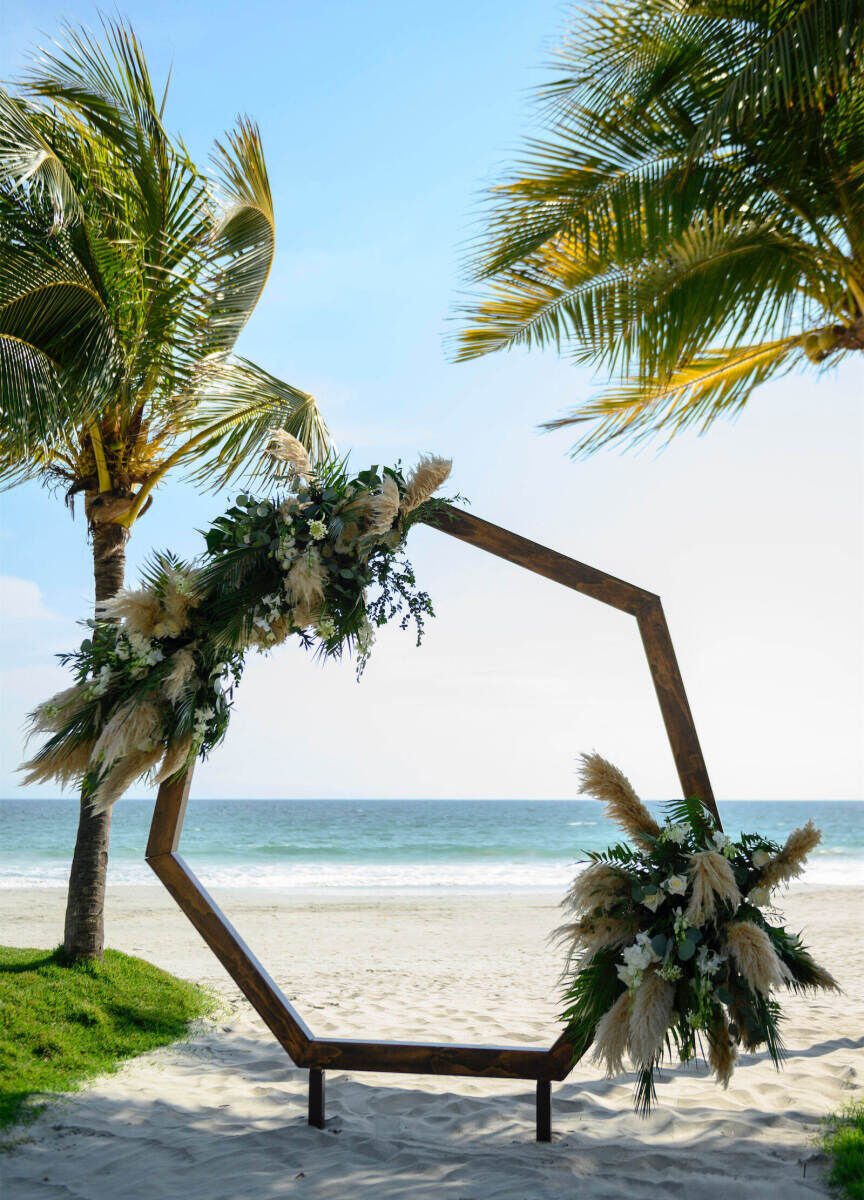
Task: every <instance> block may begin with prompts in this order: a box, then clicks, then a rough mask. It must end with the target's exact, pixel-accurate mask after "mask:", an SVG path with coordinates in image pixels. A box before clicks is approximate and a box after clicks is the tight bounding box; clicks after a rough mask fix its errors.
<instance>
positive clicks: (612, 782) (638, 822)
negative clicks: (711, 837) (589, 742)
mask: <svg viewBox="0 0 864 1200" xmlns="http://www.w3.org/2000/svg"><path fill="white" fill-rule="evenodd" d="M579 775H580V786H579V791H580V792H582V793H585V794H587V795H589V796H593V797H594V799H595V800H601V801H602V802H603V804H604V805H605V807H606V813H607V815H608V816H609V817H611V818H612V820H613V821H616V822H617V823H618V824H619V825H620V826H621V828H622V829H624V830H625V831H626V832H627V833H629V834H630V836H631V837H632V838H633V839H634V840H635V841H637V842H639V844H640V845H642V846H644V847H645V848H646V849H649V850H650V849H651V840H650V839H651V838H656V837H659V835H660V826H659V825H658V824H657V822H656V821H655V820H654V818H653V817H652V816H651V814H650V812H649V811H648V809H647V808H646V807H645V805H644V804H643V803H642V801H641V800H640V799H639V797H638V796H637V795H636V793H635V791H634V790H633V786H632V784H631V783H630V780H629V779H628V778H627V776H626V775H624V773H623V772H622V771H619V770H618V768H617V767H614V766H613V765H612V763H610V762H607V761H606V759H605V758H602V757H601V756H600V755H599V754H583V755H582V758H581V763H580V768H579Z"/></svg>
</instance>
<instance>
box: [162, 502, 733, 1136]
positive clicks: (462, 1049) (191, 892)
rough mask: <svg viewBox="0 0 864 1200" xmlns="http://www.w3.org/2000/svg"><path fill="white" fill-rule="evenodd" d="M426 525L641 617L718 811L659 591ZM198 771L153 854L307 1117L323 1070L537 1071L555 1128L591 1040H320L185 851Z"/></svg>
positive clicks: (169, 801)
mask: <svg viewBox="0 0 864 1200" xmlns="http://www.w3.org/2000/svg"><path fill="white" fill-rule="evenodd" d="M426 523H427V524H428V525H430V526H432V527H434V528H436V529H438V530H440V531H441V532H443V533H447V534H449V535H450V536H451V537H455V538H458V539H459V540H461V541H464V542H467V543H468V544H469V545H472V546H476V547H477V548H478V549H480V550H485V551H487V553H489V554H494V555H496V556H497V557H498V558H503V559H506V560H507V561H508V562H511V563H514V564H515V565H516V566H519V567H522V568H524V569H525V570H528V571H532V572H534V573H535V574H537V575H542V576H544V577H545V578H547V579H551V580H553V581H554V582H556V583H560V584H563V585H564V586H565V587H569V588H572V589H573V590H574V591H577V592H581V593H582V594H583V595H585V596H589V597H591V598H592V599H594V600H598V601H600V603H602V604H608V605H610V606H611V607H613V608H617V609H619V610H620V611H622V612H626V613H629V614H630V615H631V616H633V617H635V619H636V621H637V624H638V627H639V633H640V635H641V638H642V646H643V648H644V651H645V656H646V659H647V662H648V667H649V670H650V672H651V678H652V680H653V682H654V688H655V691H656V693H657V701H658V704H659V706H660V711H661V714H662V716H663V722H664V725H665V727H666V734H667V737H668V739H669V745H670V747H671V749H672V755H673V757H674V759H675V765H676V767H677V770H678V776H679V779H680V781H681V787H682V788H683V790H684V794H685V795H686V796H695V797H698V798H699V799H700V800H701V801H702V802H703V804H705V805H706V807H707V808H709V809H710V811H711V812H712V813H713V815H714V816H715V817H716V818H717V819H718V823H719V817H718V815H717V806H716V803H715V801H714V795H713V792H712V790H711V781H710V779H709V778H708V772H707V769H706V767H705V762H704V759H703V757H702V750H701V747H700V745H699V739H698V737H697V734H696V727H695V724H694V721H693V714H692V713H691V711H690V705H689V703H688V701H687V695H686V692H685V690H684V682H683V680H682V678H681V672H680V670H679V667H678V662H677V659H676V657H675V650H674V647H673V645H672V639H671V637H670V635H669V629H668V627H667V624H666V618H665V616H664V614H663V607H662V605H661V603H660V598H659V597H658V596H656V595H654V593H653V592H649V591H646V590H645V589H644V588H639V587H636V586H635V585H634V584H632V583H627V582H625V581H624V580H623V579H617V578H616V577H615V576H614V575H608V574H606V572H604V571H599V570H597V568H595V567H589V566H586V564H585V563H580V562H577V561H576V560H575V559H572V558H568V557H566V555H563V554H559V553H558V552H557V551H555V550H550V549H548V547H546V546H540V545H538V544H537V543H536V542H531V541H529V540H528V539H527V538H523V537H520V536H519V535H518V534H515V533H511V532H510V531H509V530H506V529H502V528H500V527H499V526H497V525H492V524H490V523H489V522H488V521H482V520H480V518H479V517H475V516H472V515H471V514H470V513H466V512H463V511H462V510H461V509H457V508H453V507H452V506H451V505H447V506H444V507H439V508H438V509H437V510H436V511H435V513H434V514H433V515H432V516H430V517H428V518H426ZM191 783H192V771H191V770H189V771H188V772H187V773H186V774H185V775H184V776H182V777H180V778H178V779H173V780H169V781H168V782H167V783H163V784H162V785H161V787H160V788H159V793H158V796H157V798H156V807H155V809H154V812H153V822H152V825H151V828H150V837H149V840H148V842H147V852H146V857H147V862H148V863H149V864H150V866H151V867H152V869H153V870H154V871H155V872H156V874H157V875H158V877H159V879H160V880H161V881H162V883H163V884H164V885H165V887H166V888H167V889H168V891H169V892H170V893H171V895H172V896H173V897H174V899H175V900H176V902H177V904H178V905H179V906H180V908H181V909H182V911H183V912H184V913H185V915H186V916H187V917H188V919H189V920H190V921H191V922H192V924H193V925H194V927H195V928H196V929H197V930H198V932H199V934H200V935H201V937H202V938H203V939H204V941H205V942H206V943H207V945H208V946H209V947H210V949H211V950H212V951H213V953H214V954H215V955H216V957H217V958H218V959H219V961H220V962H221V963H222V965H223V966H224V967H225V969H226V970H227V971H228V973H229V975H230V976H231V978H232V979H233V980H234V981H235V983H236V984H237V986H238V987H239V988H240V990H241V991H242V992H243V994H244V996H246V998H247V999H248V1000H249V1002H250V1003H251V1005H252V1006H253V1008H254V1009H255V1011H256V1012H257V1013H258V1014H259V1015H260V1016H261V1018H262V1019H263V1021H264V1022H265V1024H266V1025H267V1027H268V1028H269V1029H270V1030H271V1032H272V1033H273V1034H274V1036H275V1037H276V1038H277V1040H278V1041H279V1042H280V1044H281V1045H282V1046H283V1047H284V1048H285V1050H286V1051H287V1052H288V1054H289V1055H290V1056H291V1058H292V1059H293V1060H294V1062H295V1063H296V1064H297V1065H298V1066H300V1067H304V1068H308V1070H309V1123H310V1124H311V1125H317V1126H318V1127H319V1128H323V1126H324V1071H325V1069H326V1070H342V1071H380V1072H387V1073H390V1072H392V1073H410V1074H422V1075H463V1076H464V1075H470V1076H478V1077H488V1078H493V1077H494V1078H504V1079H531V1080H535V1081H536V1083H537V1097H536V1102H537V1140H538V1141H549V1140H550V1139H551V1136H552V1115H551V1114H552V1108H551V1104H552V1100H551V1081H552V1080H561V1079H565V1078H566V1077H567V1075H568V1074H569V1073H570V1071H571V1070H572V1069H573V1066H574V1064H575V1062H576V1061H577V1060H578V1059H579V1058H581V1057H582V1055H583V1054H584V1053H585V1052H586V1051H587V1049H588V1043H586V1044H585V1045H583V1046H579V1047H574V1046H573V1045H572V1043H571V1042H569V1041H568V1039H567V1036H566V1034H562V1035H561V1036H560V1037H559V1038H558V1039H557V1041H556V1042H555V1043H554V1045H553V1046H551V1047H550V1048H549V1049H543V1048H541V1047H521V1046H472V1045H462V1044H458V1043H446V1042H443V1043H442V1042H373V1041H363V1040H359V1039H346V1038H318V1037H315V1035H314V1034H313V1033H312V1031H311V1030H310V1029H309V1027H308V1026H307V1025H306V1023H305V1022H304V1021H303V1019H302V1017H301V1016H300V1014H299V1013H298V1012H297V1010H296V1009H295V1008H294V1007H293V1006H292V1005H291V1004H290V1003H289V1002H288V1000H287V999H286V998H285V996H284V995H283V994H282V992H281V991H280V989H279V988H278V987H277V985H276V984H275V982H274V981H273V980H272V979H271V977H270V976H269V975H268V974H267V971H266V970H265V969H264V967H263V966H262V965H261V963H260V962H259V961H258V959H257V958H256V957H255V955H254V954H253V953H252V951H251V950H250V949H249V947H248V946H247V945H246V943H245V942H244V941H243V939H242V938H241V937H240V934H239V933H238V932H237V931H236V930H235V929H234V927H233V926H232V925H231V923H230V921H228V919H227V918H226V916H225V914H224V913H223V912H222V911H221V909H220V908H219V907H218V905H216V903H215V902H214V901H213V900H212V898H211V897H210V896H209V895H208V893H207V891H206V889H205V888H204V887H203V886H202V885H201V883H200V882H199V881H198V879H197V878H196V877H195V875H194V873H193V872H192V870H191V869H190V868H189V867H188V866H187V864H186V863H185V862H184V860H183V859H182V858H181V856H180V854H179V846H180V835H181V833H182V829H183V818H184V815H185V812H186V804H187V801H188V799H189V789H190V787H191Z"/></svg>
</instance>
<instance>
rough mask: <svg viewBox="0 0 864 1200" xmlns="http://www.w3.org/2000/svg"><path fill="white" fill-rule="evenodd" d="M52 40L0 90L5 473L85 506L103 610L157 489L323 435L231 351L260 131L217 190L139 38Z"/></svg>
mask: <svg viewBox="0 0 864 1200" xmlns="http://www.w3.org/2000/svg"><path fill="white" fill-rule="evenodd" d="M65 32H66V39H65V46H63V47H59V46H57V47H53V48H52V49H51V50H50V51H48V52H43V53H42V54H41V55H40V57H39V58H38V60H36V61H35V63H34V66H33V67H32V69H31V73H30V74H29V75H28V76H27V77H26V78H25V80H24V81H23V83H22V84H21V86H20V88H19V89H18V91H19V94H18V95H16V96H14V97H13V96H11V95H9V94H8V93H7V92H5V91H3V90H0V473H2V476H3V478H4V480H5V482H6V483H7V485H9V484H12V483H18V482H22V481H25V480H41V481H42V482H43V483H46V484H49V485H55V486H58V485H59V487H60V489H62V491H63V492H64V493H65V497H66V500H67V502H68V503H70V504H72V503H73V501H74V497H75V496H76V495H78V494H79V493H83V497H84V511H85V514H86V518H87V525H88V529H89V531H90V534H91V537H92V550H93V574H94V582H95V594H96V600H97V602H98V601H101V600H105V599H107V598H108V597H110V596H112V595H113V594H114V593H115V592H116V591H117V590H118V589H119V588H120V587H121V585H122V583H123V574H124V565H125V547H126V542H127V539H128V537H129V534H130V532H131V530H132V527H133V525H134V524H135V523H136V521H137V520H138V518H139V517H140V516H141V515H142V513H144V512H145V511H146V509H147V507H148V506H149V505H150V504H151V502H152V500H153V494H154V489H155V488H156V487H157V485H158V484H160V483H161V482H162V481H163V480H164V479H165V477H166V475H167V474H168V472H169V471H172V470H173V469H175V468H181V469H182V468H185V469H186V473H187V476H188V477H191V478H192V479H193V480H195V481H196V482H198V483H199V484H202V485H207V486H210V487H219V486H222V485H224V484H226V483H227V482H228V481H229V480H230V479H231V478H232V477H233V476H234V475H235V474H236V473H237V472H238V471H239V470H241V469H244V466H245V464H247V463H248V462H249V461H254V463H256V464H260V465H258V466H253V467H252V468H251V471H252V473H253V474H255V473H256V472H257V473H266V471H267V467H266V466H265V465H263V462H262V459H261V456H260V455H256V456H255V458H254V460H253V459H250V456H251V455H253V452H255V451H256V450H257V449H258V448H259V447H260V446H261V443H262V439H263V438H264V437H265V436H266V433H267V430H268V428H270V427H271V426H272V425H274V424H276V425H281V426H283V427H284V428H286V429H288V430H289V431H290V432H292V433H293V434H295V435H296V436H297V437H298V438H299V439H300V440H301V441H302V442H303V443H304V445H305V446H306V447H307V449H309V451H310V452H311V453H312V454H313V456H320V455H321V454H322V453H323V452H324V451H325V449H326V442H327V433H326V427H325V426H324V424H323V422H322V420H321V417H320V415H319V413H318V410H317V407H316V405H315V401H314V400H313V399H312V397H311V396H308V395H306V394H305V393H303V392H300V391H298V390H297V389H295V388H293V387H290V386H289V385H288V384H286V383H283V382H281V381H280V380H278V379H275V378H274V377H273V376H272V375H269V374H268V373H267V372H266V371H263V370H262V369H261V368H260V367H257V366H255V365H254V364H253V363H251V362H249V361H247V360H246V359H244V358H240V357H237V356H235V355H233V354H232V353H231V352H232V349H233V347H234V344H235V342H236V340H237V337H238V334H239V333H240V331H241V330H242V328H243V326H244V325H245V324H246V321H247V320H248V318H249V316H250V314H251V313H252V310H253V308H254V307H255V305H256V303H257V301H258V298H259V296H260V295H261V291H262V289H263V287H264V284H265V282H266V280H267V276H268V273H269V270H270V265H271V262H272V259H273V248H274V225H273V205H272V200H271V196H270V187H269V184H268V180H267V170H266V167H265V163H264V157H263V153H262V149H261V142H260V138H259V135H258V131H257V129H256V127H255V126H254V125H253V124H252V123H251V122H249V121H248V120H240V121H239V123H238V124H237V126H236V128H235V129H233V130H232V131H231V132H229V133H228V135H227V137H226V138H225V139H224V141H223V142H222V143H217V144H216V147H215V151H214V163H215V167H216V174H217V177H218V178H217V183H216V185H215V187H214V186H213V185H212V184H210V183H208V181H207V179H205V177H204V175H203V174H202V172H201V171H199V169H198V168H197V167H196V166H195V164H194V163H193V162H192V160H191V159H190V157H189V154H188V153H187V151H186V149H185V147H184V145H183V143H182V141H180V140H179V139H177V138H172V137H171V136H169V134H168V133H167V132H166V130H165V126H164V123H163V115H164V106H165V96H164V95H163V96H162V97H161V99H159V100H157V98H156V95H155V93H154V90H153V85H152V83H151V79H150V74H149V71H148V68H147V63H146V61H145V58H144V55H143V53H142V50H141V48H140V46H139V44H138V42H137V40H136V38H135V35H134V32H133V31H132V30H131V29H130V28H128V27H127V26H126V25H124V24H123V23H122V22H106V23H104V24H103V30H102V33H103V36H102V39H101V42H100V41H98V40H97V39H96V38H94V37H93V36H92V35H91V34H89V33H87V32H84V31H76V30H74V29H71V28H67V29H66V31H65ZM245 469H246V470H247V471H249V470H250V468H249V467H248V466H246V467H245ZM109 821H110V814H104V815H94V814H93V813H92V812H91V810H90V809H89V807H88V806H87V805H85V804H84V803H83V802H82V805H81V812H80V818H79V826H78V834H77V840H76V845H75V854H74V858H73V862H72V870H71V876H70V882H69V898H68V904H67V911H66V928H65V938H64V943H65V949H66V952H67V954H68V955H69V956H70V957H71V958H73V959H78V958H98V957H101V954H102V941H103V907H104V894H105V875H106V868H107V856H108V836H109Z"/></svg>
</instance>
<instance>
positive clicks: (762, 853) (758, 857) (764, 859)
mask: <svg viewBox="0 0 864 1200" xmlns="http://www.w3.org/2000/svg"><path fill="white" fill-rule="evenodd" d="M773 857H774V855H773V854H771V853H770V851H768V850H757V851H756V853H755V854H754V855H753V866H754V867H756V869H757V870H759V868H760V867H765V866H767V865H768V863H769V862H770V861H771V859H772V858H773Z"/></svg>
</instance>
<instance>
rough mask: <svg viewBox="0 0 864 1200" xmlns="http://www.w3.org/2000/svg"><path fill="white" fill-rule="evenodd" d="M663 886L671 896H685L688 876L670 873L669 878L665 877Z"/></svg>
mask: <svg viewBox="0 0 864 1200" xmlns="http://www.w3.org/2000/svg"><path fill="white" fill-rule="evenodd" d="M663 887H664V888H665V889H666V891H667V892H668V893H669V895H670V896H683V895H684V893H685V892H686V891H687V876H686V875H670V876H669V878H668V879H664V881H663Z"/></svg>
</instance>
